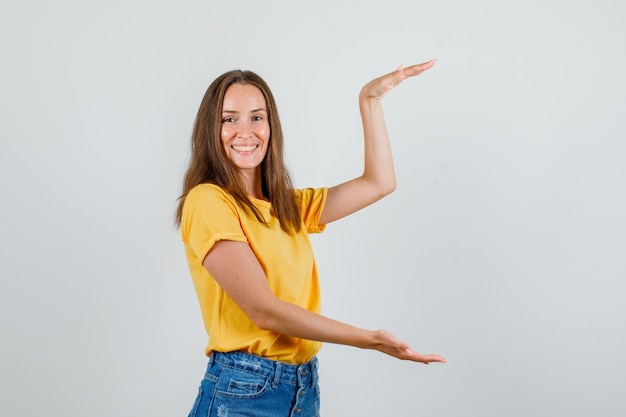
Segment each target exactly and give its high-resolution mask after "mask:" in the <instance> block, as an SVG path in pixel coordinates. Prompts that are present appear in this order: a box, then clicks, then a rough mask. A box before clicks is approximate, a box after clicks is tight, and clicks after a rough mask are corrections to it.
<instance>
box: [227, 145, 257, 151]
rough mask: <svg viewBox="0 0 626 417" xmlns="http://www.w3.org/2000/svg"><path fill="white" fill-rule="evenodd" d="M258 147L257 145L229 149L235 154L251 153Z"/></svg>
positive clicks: (234, 146)
mask: <svg viewBox="0 0 626 417" xmlns="http://www.w3.org/2000/svg"><path fill="white" fill-rule="evenodd" d="M258 147H259V145H231V148H233V149H234V150H236V151H237V152H252V151H253V150H255V149H256V148H258Z"/></svg>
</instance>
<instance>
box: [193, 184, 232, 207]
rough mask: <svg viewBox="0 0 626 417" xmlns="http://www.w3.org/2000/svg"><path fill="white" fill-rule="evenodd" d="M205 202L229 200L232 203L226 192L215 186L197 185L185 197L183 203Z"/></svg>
mask: <svg viewBox="0 0 626 417" xmlns="http://www.w3.org/2000/svg"><path fill="white" fill-rule="evenodd" d="M206 200H229V201H234V199H233V197H232V196H231V195H230V193H229V192H228V191H226V190H225V189H223V188H222V187H220V186H218V185H215V184H198V185H196V186H195V187H193V188H192V189H191V190H190V191H189V192H188V193H187V196H186V197H185V203H187V202H188V201H189V202H194V201H206Z"/></svg>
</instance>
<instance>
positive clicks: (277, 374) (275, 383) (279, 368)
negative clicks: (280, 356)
mask: <svg viewBox="0 0 626 417" xmlns="http://www.w3.org/2000/svg"><path fill="white" fill-rule="evenodd" d="M282 369H283V364H282V363H280V362H276V372H274V379H273V380H272V388H274V389H276V388H278V381H279V380H280V373H281V371H282Z"/></svg>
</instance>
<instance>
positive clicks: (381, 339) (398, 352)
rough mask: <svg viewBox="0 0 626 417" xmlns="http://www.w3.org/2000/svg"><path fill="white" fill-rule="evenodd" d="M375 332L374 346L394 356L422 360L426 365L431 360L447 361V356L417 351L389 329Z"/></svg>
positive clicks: (416, 360) (409, 359)
mask: <svg viewBox="0 0 626 417" xmlns="http://www.w3.org/2000/svg"><path fill="white" fill-rule="evenodd" d="M375 333H376V340H377V342H376V343H375V345H374V346H373V348H374V349H376V350H378V351H380V352H383V353H386V354H387V355H390V356H393V357H394V358H398V359H402V360H407V361H413V362H421V363H423V364H426V365H428V364H429V363H430V362H446V358H444V357H443V356H441V355H437V354H433V353H429V354H422V353H419V352H415V351H414V350H413V349H411V347H410V346H409V345H408V344H406V343H405V342H402V341H401V340H399V339H398V338H397V337H396V336H394V335H393V334H391V333H390V332H388V331H387V330H377V331H376V332H375Z"/></svg>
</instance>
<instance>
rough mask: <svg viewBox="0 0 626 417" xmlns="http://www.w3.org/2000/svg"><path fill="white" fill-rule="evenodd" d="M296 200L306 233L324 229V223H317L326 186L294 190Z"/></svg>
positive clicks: (325, 194)
mask: <svg viewBox="0 0 626 417" xmlns="http://www.w3.org/2000/svg"><path fill="white" fill-rule="evenodd" d="M295 192H296V201H297V202H298V208H299V209H300V215H301V216H302V221H303V222H304V227H305V228H306V231H307V233H321V232H323V231H324V230H325V229H326V225H325V224H319V220H320V216H321V214H322V210H323V209H324V204H326V196H327V195H328V188H303V189H299V190H295Z"/></svg>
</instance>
